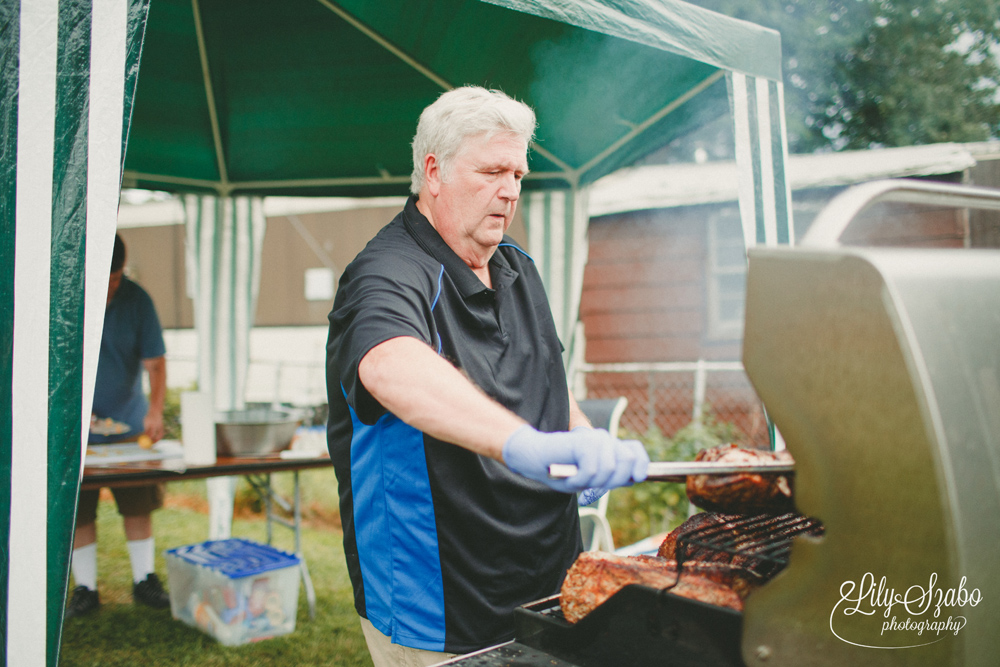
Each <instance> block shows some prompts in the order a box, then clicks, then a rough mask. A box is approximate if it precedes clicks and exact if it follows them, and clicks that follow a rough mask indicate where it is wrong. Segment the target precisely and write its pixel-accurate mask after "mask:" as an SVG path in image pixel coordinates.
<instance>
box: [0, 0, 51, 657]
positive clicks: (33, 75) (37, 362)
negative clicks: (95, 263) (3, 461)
mask: <svg viewBox="0 0 1000 667" xmlns="http://www.w3.org/2000/svg"><path fill="white" fill-rule="evenodd" d="M58 10H59V7H58V3H56V2H52V1H51V0H50V1H49V2H35V3H25V4H23V5H22V7H21V16H20V19H21V25H20V31H19V33H20V40H21V41H20V45H19V47H20V58H19V63H20V71H19V90H18V113H17V118H18V127H17V191H16V197H17V200H16V202H17V203H16V209H15V213H14V220H15V222H14V225H15V227H14V275H15V276H16V279H15V280H14V330H13V349H12V361H11V367H12V369H11V462H10V464H11V472H12V473H13V474H11V479H10V508H11V510H12V511H11V513H10V533H9V535H8V536H7V537H8V543H7V545H6V550H7V558H8V569H7V609H6V610H5V613H4V621H5V626H6V627H5V628H4V632H5V635H4V636H5V637H6V644H7V646H6V655H7V659H8V661H9V662H8V664H18V665H44V664H45V655H46V643H47V642H46V634H47V628H46V626H47V623H46V602H47V598H48V581H47V574H46V570H47V564H48V555H47V554H48V549H47V544H46V536H47V534H48V531H47V526H48V516H47V514H46V508H47V507H48V494H47V491H48V466H49V462H48V429H47V425H48V406H49V392H48V389H49V387H48V380H49V366H48V364H49V312H50V300H51V297H50V294H49V285H50V278H51V271H52V267H51V264H50V262H51V247H52V194H53V193H52V176H53V159H54V144H55V98H56V62H57V57H58V54H57V47H58V45H59V40H58V37H57V34H56V33H57V27H58V24H59V21H58ZM14 508H17V511H13V510H14Z"/></svg>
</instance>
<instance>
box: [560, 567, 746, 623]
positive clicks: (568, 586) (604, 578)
mask: <svg viewBox="0 0 1000 667" xmlns="http://www.w3.org/2000/svg"><path fill="white" fill-rule="evenodd" d="M711 569H712V568H703V569H702V570H700V571H698V572H697V573H695V572H689V571H688V570H687V568H686V567H685V568H683V569H682V571H681V575H680V578H678V576H677V564H676V562H674V561H671V560H668V559H665V558H659V557H656V556H615V555H613V554H608V553H602V552H596V551H588V552H584V553H582V554H580V557H579V558H577V560H576V562H575V563H574V564H573V567H571V568H570V569H569V571H568V572H567V573H566V579H565V580H564V581H563V585H562V591H561V593H560V599H559V601H560V606H561V608H562V612H563V616H565V618H566V620H568V621H569V622H570V623H576V622H577V621H579V620H580V619H582V618H583V617H585V616H586V615H587V614H589V613H590V612H591V611H593V610H594V609H596V608H597V607H599V606H600V605H601V604H602V603H603V602H604V601H605V600H607V599H608V598H610V597H611V596H612V595H614V594H615V593H617V592H618V591H619V590H621V589H622V588H623V587H624V586H627V585H629V584H642V585H644V586H649V587H651V588H659V589H668V590H669V592H671V593H674V594H675V595H680V596H682V597H686V598H690V599H693V600H699V601H701V602H705V603H707V604H712V605H715V606H718V607H727V608H729V609H734V610H736V611H742V609H743V600H742V599H741V598H740V596H739V595H738V594H737V593H736V591H735V590H734V589H733V588H732V587H731V586H729V585H727V584H725V583H720V581H723V580H725V578H726V576H727V573H725V572H724V568H722V569H717V571H713V572H709V570H711Z"/></svg>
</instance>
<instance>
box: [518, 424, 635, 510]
mask: <svg viewBox="0 0 1000 667" xmlns="http://www.w3.org/2000/svg"><path fill="white" fill-rule="evenodd" d="M503 460H504V463H506V464H507V467H508V468H510V469H511V470H513V471H514V472H516V473H520V474H522V475H524V476H525V477H528V478H530V479H533V480H535V481H538V482H542V483H543V484H546V485H547V486H549V487H551V488H553V489H555V490H556V491H562V492H564V493H575V492H578V491H583V490H585V489H590V488H606V489H613V488H615V487H618V486H624V485H626V484H630V483H632V482H641V481H643V480H644V479H646V468H647V467H648V465H649V456H648V455H647V454H646V449H645V448H644V447H643V446H642V443H641V442H639V441H638V440H618V439H617V438H613V437H611V434H610V433H608V432H607V431H605V430H603V429H589V428H576V429H573V430H572V431H570V432H569V433H566V432H559V433H542V432H540V431H536V430H535V429H534V428H532V427H531V426H529V425H527V424H525V425H524V426H522V427H521V428H519V429H517V430H516V431H514V432H513V433H512V434H511V435H510V437H509V438H507V442H505V443H504V445H503ZM553 463H573V464H576V466H577V468H578V472H577V474H576V475H574V476H573V477H569V478H566V479H551V478H550V477H549V466H550V465H551V464H553Z"/></svg>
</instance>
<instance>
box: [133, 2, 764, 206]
mask: <svg viewBox="0 0 1000 667" xmlns="http://www.w3.org/2000/svg"><path fill="white" fill-rule="evenodd" d="M511 9H516V10H519V11H511ZM523 12H528V13H523ZM623 37H624V39H623ZM633 39H635V40H638V41H631V40H633ZM779 54H780V45H779V41H778V36H777V34H776V33H774V32H773V31H769V30H765V29H763V28H760V27H759V26H756V25H752V24H748V23H745V22H741V21H737V20H734V19H728V18H726V17H722V16H719V15H717V14H713V13H710V12H707V11H705V10H701V9H698V8H696V7H691V6H689V5H685V4H683V3H680V2H635V1H632V2H615V3H612V2H607V3H601V2H596V1H595V0H590V1H589V2H524V1H520V0H494V2H493V3H492V4H488V3H486V2H477V1H470V0H436V1H435V2H432V3H431V2H413V1H412V0H380V1H379V2H371V1H366V0H340V1H339V2H332V1H330V0H285V1H284V2H280V3H276V2H270V1H269V0H245V1H243V2H231V1H222V0H195V1H194V2H192V0H154V1H153V2H152V4H151V5H150V9H149V20H148V24H147V28H146V35H145V41H144V44H143V54H142V64H141V76H140V77H139V82H138V88H137V92H136V99H135V109H134V112H133V116H132V129H131V132H130V135H129V142H128V152H127V155H126V160H125V184H126V185H128V186H132V187H142V188H150V189H161V190H172V191H189V192H190V191H210V192H215V193H218V194H221V195H227V194H237V193H238V194H257V195H299V196H300V195H327V196H329V195H346V196H355V197H357V196H376V195H390V194H405V193H406V192H407V191H408V184H409V175H410V171H411V169H412V164H413V163H412V157H411V153H410V140H411V139H412V137H413V132H414V130H415V128H416V119H417V117H418V116H419V114H420V111H421V110H422V109H423V108H424V107H425V106H427V105H428V104H429V103H431V102H432V101H433V100H434V99H435V98H436V97H437V96H438V95H439V94H440V93H441V92H443V91H445V90H448V89H450V88H452V87H455V86H460V85H464V84H476V85H483V86H486V87H491V88H499V89H502V90H504V91H505V92H507V93H508V94H510V95H513V96H515V97H517V98H519V99H522V100H524V101H525V102H527V103H528V104H530V105H531V106H532V107H534V108H535V110H536V112H537V114H538V120H539V131H538V138H537V141H536V142H535V145H534V146H533V150H532V152H531V160H530V167H531V170H532V172H533V173H532V174H530V175H529V179H528V182H527V183H526V187H529V188H544V187H574V186H578V185H585V184H587V183H590V182H592V181H594V180H596V179H597V178H600V177H601V176H603V175H605V174H607V173H610V172H611V171H614V170H615V169H617V168H619V167H622V166H624V165H628V164H631V163H633V162H634V161H635V160H636V159H638V158H640V157H642V156H643V155H645V154H646V153H648V152H650V151H652V150H655V149H657V148H660V147H662V146H663V145H664V144H665V143H667V142H668V141H669V140H670V139H672V138H674V137H676V136H678V135H679V134H682V133H684V132H686V131H688V130H690V129H692V128H694V127H696V126H698V125H699V124H701V123H703V122H705V121H706V120H708V119H712V118H715V117H717V116H718V115H719V114H722V113H725V112H726V110H727V108H728V104H727V103H726V85H725V81H724V80H723V76H722V74H723V72H724V71H726V69H727V68H728V69H730V70H735V71H743V72H747V73H750V74H754V75H758V76H763V77H768V78H771V79H778V78H780V77H779V74H780V63H779Z"/></svg>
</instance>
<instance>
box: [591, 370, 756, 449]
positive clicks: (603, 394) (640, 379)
mask: <svg viewBox="0 0 1000 667" xmlns="http://www.w3.org/2000/svg"><path fill="white" fill-rule="evenodd" d="M577 374H578V377H577V378H576V390H577V395H578V397H579V394H580V393H582V392H581V391H580V390H581V389H583V390H585V392H586V393H585V394H584V395H585V396H586V397H587V398H616V397H618V396H624V397H625V398H627V399H628V407H627V408H626V409H625V413H624V414H623V415H622V419H621V423H620V428H621V429H622V430H623V431H628V432H632V433H637V434H645V433H649V432H650V431H651V430H652V429H653V428H654V427H655V428H656V429H658V430H659V431H660V432H662V433H663V434H664V435H665V436H667V437H673V435H674V434H675V433H677V431H679V430H680V429H682V428H683V427H685V426H687V425H688V424H689V423H691V422H692V421H693V420H695V419H698V418H699V417H701V416H705V417H708V416H711V417H712V418H714V419H715V420H716V421H718V422H727V423H731V424H733V425H734V426H735V427H736V428H737V429H738V430H739V431H740V432H741V433H742V434H743V435H744V436H745V438H746V444H752V445H755V446H758V447H765V448H767V447H769V446H770V437H769V434H768V427H767V419H766V417H765V415H764V408H763V405H762V404H761V401H760V399H759V398H758V397H757V394H756V392H755V391H754V389H753V386H752V385H751V384H750V380H749V378H747V375H746V373H745V372H744V370H743V365H742V364H741V363H740V362H738V361H732V362H718V361H703V360H702V361H695V362H676V363H675V362H670V363H666V362H665V363H623V364H586V363H585V364H581V365H579V366H578V367H577Z"/></svg>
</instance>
